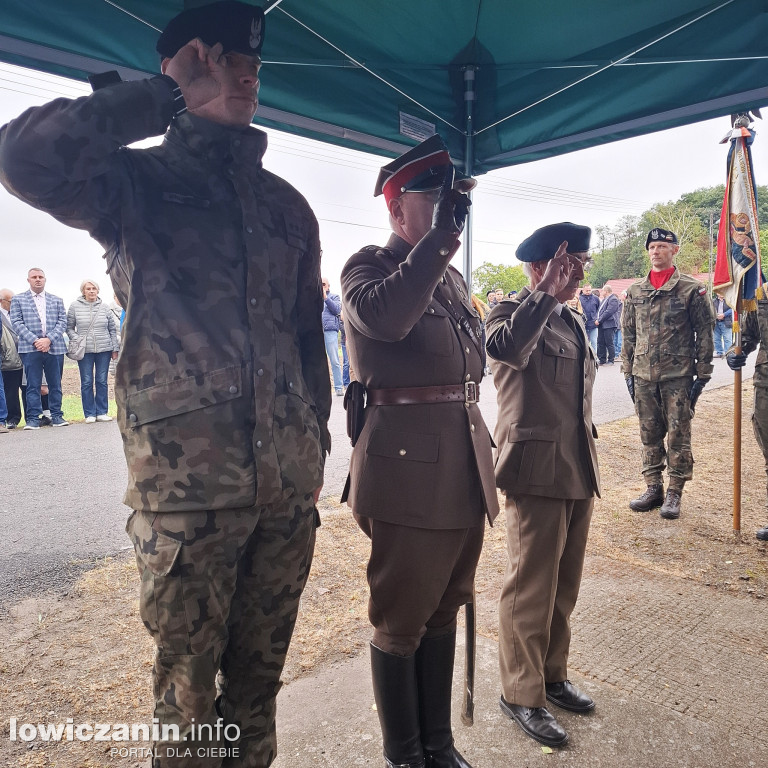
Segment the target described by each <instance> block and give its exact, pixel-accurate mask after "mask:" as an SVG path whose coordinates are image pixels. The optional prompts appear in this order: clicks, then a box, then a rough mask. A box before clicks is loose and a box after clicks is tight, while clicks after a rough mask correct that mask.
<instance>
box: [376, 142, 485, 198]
mask: <svg viewBox="0 0 768 768" xmlns="http://www.w3.org/2000/svg"><path fill="white" fill-rule="evenodd" d="M450 165H453V162H452V161H451V156H450V155H449V154H448V148H447V147H446V146H445V142H443V140H442V139H441V138H440V136H438V134H435V135H434V136H430V137H429V138H428V139H427V140H426V141H422V142H421V144H417V145H416V146H415V147H413V148H412V149H409V150H408V151H407V152H406V153H405V154H402V155H400V157H398V158H396V159H395V160H393V161H392V162H391V163H388V164H387V165H385V166H384V167H383V168H382V169H381V170H380V171H379V177H378V178H377V179H376V187H375V189H374V191H373V196H374V197H378V196H379V195H381V194H383V195H384V199H385V200H386V201H387V205H389V201H390V200H394V199H396V198H398V197H400V195H402V194H404V193H405V192H429V191H431V190H433V189H439V188H440V186H441V185H442V183H443V179H444V178H445V169H446V167H447V166H450ZM476 184H477V180H476V179H472V178H470V177H468V176H466V175H465V174H463V173H461V171H459V170H458V169H456V170H455V175H454V182H453V188H454V189H457V190H459V192H469V190H470V189H473V188H474V187H475V185H476Z"/></svg>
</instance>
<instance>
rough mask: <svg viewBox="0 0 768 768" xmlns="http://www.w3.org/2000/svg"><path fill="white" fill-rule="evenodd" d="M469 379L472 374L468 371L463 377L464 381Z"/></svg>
mask: <svg viewBox="0 0 768 768" xmlns="http://www.w3.org/2000/svg"><path fill="white" fill-rule="evenodd" d="M471 379H472V374H471V373H468V374H467V375H466V376H465V377H464V381H470V380H471Z"/></svg>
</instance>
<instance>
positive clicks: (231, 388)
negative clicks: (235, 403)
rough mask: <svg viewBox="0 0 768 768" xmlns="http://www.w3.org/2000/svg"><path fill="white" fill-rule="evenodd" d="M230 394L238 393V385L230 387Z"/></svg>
mask: <svg viewBox="0 0 768 768" xmlns="http://www.w3.org/2000/svg"><path fill="white" fill-rule="evenodd" d="M229 394H230V395H236V394H237V387H236V386H235V385H234V384H233V385H232V386H231V387H230V388H229Z"/></svg>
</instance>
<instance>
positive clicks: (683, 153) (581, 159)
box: [0, 63, 768, 304]
mask: <svg viewBox="0 0 768 768" xmlns="http://www.w3.org/2000/svg"><path fill="white" fill-rule="evenodd" d="M262 77H263V78H267V77H269V70H268V68H266V67H265V68H264V69H263V70H262ZM88 92H89V88H88V86H87V85H84V84H83V83H79V82H74V81H68V80H64V79H62V78H57V77H54V76H52V75H44V74H41V73H38V72H33V71H30V70H24V69H19V68H17V67H12V66H10V65H6V64H1V63H0V124H4V123H6V122H7V121H8V120H10V119H12V118H13V117H15V116H16V115H18V114H19V113H21V112H22V111H23V110H24V109H26V108H27V107H30V106H33V105H36V104H42V103H45V102H46V101H49V100H50V99H52V98H55V97H56V96H59V95H64V96H70V97H75V96H78V95H82V94H84V93H88ZM729 128H730V123H729V120H728V118H727V117H723V118H719V119H717V120H711V121H707V122H703V123H697V124H695V125H691V126H687V127H684V128H676V129H674V130H671V131H664V132H661V133H656V134H651V135H649V136H644V137H639V138H635V139H628V140H625V141H621V142H615V143H613V144H606V145H603V146H601V147H596V148H593V149H586V150H582V151H580V152H574V153H571V154H568V155H563V156H561V157H557V158H552V159H549V160H542V161H538V162H535V163H528V164H526V165H518V166H514V167H512V168H509V169H505V170H502V171H493V172H491V173H489V174H486V175H484V176H481V177H480V179H479V184H478V186H477V188H476V190H475V193H474V205H473V208H472V211H473V215H474V216H475V219H474V227H475V228H474V250H473V265H474V267H477V266H479V265H480V264H482V263H483V262H485V261H489V262H493V263H507V264H513V263H516V261H515V257H514V251H515V248H516V247H517V245H518V244H519V242H520V241H521V240H523V239H524V238H525V237H527V236H528V235H529V234H530V233H531V232H532V231H533V230H534V229H536V228H537V227H540V226H543V225H544V224H549V223H552V222H556V221H574V222H577V223H580V224H586V225H588V226H591V227H593V228H594V227H596V226H598V225H601V224H603V225H612V224H614V223H615V222H616V220H617V219H619V218H620V217H621V216H622V215H625V214H640V213H642V211H643V210H645V209H647V208H648V207H650V206H651V205H652V204H653V203H656V202H666V201H668V200H676V199H677V198H678V197H679V196H680V195H681V194H683V193H684V192H690V191H692V190H694V189H697V188H698V187H707V186H713V185H715V184H722V183H723V182H724V181H725V174H726V168H725V162H726V154H727V145H721V144H719V143H718V142H719V141H720V139H721V138H722V137H723V136H724V135H725V133H726V132H727V131H728V130H729ZM757 131H758V136H757V139H756V141H755V144H754V146H753V150H754V165H755V175H756V180H757V183H758V184H761V183H762V184H765V183H768V181H767V180H768V135H766V136H762V135H761V134H763V133H765V134H768V131H763V126H762V123H761V122H760V121H758V123H757ZM269 134H270V144H269V147H270V148H269V149H268V151H267V155H266V157H265V166H266V167H267V168H268V169H269V170H271V171H273V172H274V173H277V174H278V175H280V176H282V177H284V178H285V179H287V180H288V181H290V182H291V183H292V184H293V185H294V186H296V187H297V189H298V190H299V191H300V192H301V193H302V194H303V195H304V196H305V197H306V198H307V199H308V200H309V202H310V204H311V206H312V208H313V209H314V211H315V214H316V215H317V217H318V219H319V221H320V235H321V238H322V245H323V273H324V275H326V276H327V277H328V278H329V279H330V281H331V284H332V286H334V287H336V288H338V283H339V274H340V272H341V268H342V266H343V265H344V262H345V261H346V259H347V258H348V257H349V256H350V255H351V254H352V253H354V252H355V251H357V250H358V249H359V248H360V247H361V246H363V245H369V244H382V243H384V242H385V241H386V238H387V237H388V233H389V228H388V222H387V214H386V207H385V205H384V202H383V198H381V197H379V198H376V199H375V200H374V198H373V196H372V193H373V185H374V182H375V179H376V174H377V171H378V168H379V166H381V165H383V164H384V163H386V162H388V160H386V159H383V158H379V157H376V156H374V155H369V154H365V153H362V152H355V151H352V150H346V149H342V148H338V147H333V146H331V145H328V144H321V143H319V142H314V141H310V140H307V139H301V138H299V137H296V136H292V135H289V134H284V133H279V132H277V131H269ZM0 231H1V232H2V237H1V238H0V287H8V288H11V289H12V290H14V291H16V292H20V291H23V290H26V289H27V287H28V285H27V283H26V273H27V269H28V268H29V267H32V266H38V267H42V268H43V269H44V270H45V271H46V274H47V276H48V285H47V288H48V290H50V291H51V292H52V293H55V294H57V295H59V296H61V297H62V298H63V299H64V301H65V304H68V303H69V302H71V301H72V300H73V299H74V298H76V296H77V295H78V287H79V285H80V282H81V280H83V279H86V278H93V279H95V280H97V281H99V283H100V284H101V286H102V297H103V298H107V299H111V294H112V291H111V288H110V286H109V281H108V279H107V278H106V276H105V274H104V272H105V267H104V262H103V259H102V258H101V249H100V247H99V246H98V244H97V243H95V242H94V241H92V240H91V239H90V238H89V237H88V235H87V234H85V233H84V232H79V231H77V230H73V229H69V228H68V227H65V226H63V225H62V224H59V223H58V222H56V221H54V220H53V219H52V218H50V217H49V216H46V215H45V214H43V213H40V212H38V211H35V210H33V209H32V208H30V207H29V206H27V205H25V204H23V203H21V202H19V201H18V200H16V199H15V198H12V197H11V196H10V195H8V194H7V193H6V192H5V191H4V190H2V189H0ZM593 244H594V241H593ZM457 260H458V262H459V263H457V266H458V267H459V269H461V264H460V259H457ZM332 289H333V288H332Z"/></svg>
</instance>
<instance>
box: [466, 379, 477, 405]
mask: <svg viewBox="0 0 768 768" xmlns="http://www.w3.org/2000/svg"><path fill="white" fill-rule="evenodd" d="M464 402H466V403H476V402H477V384H476V383H475V382H474V381H465V382H464Z"/></svg>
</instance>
